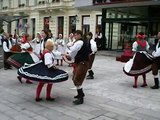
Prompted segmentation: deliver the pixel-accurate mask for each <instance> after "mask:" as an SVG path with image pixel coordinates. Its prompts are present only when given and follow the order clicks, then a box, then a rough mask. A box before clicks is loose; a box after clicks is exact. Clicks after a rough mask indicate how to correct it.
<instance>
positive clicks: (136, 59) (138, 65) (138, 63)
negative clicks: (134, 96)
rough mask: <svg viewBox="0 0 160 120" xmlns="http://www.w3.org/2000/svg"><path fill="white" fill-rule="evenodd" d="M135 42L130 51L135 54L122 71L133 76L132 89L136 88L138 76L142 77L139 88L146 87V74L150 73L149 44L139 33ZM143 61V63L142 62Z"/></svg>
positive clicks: (143, 35)
mask: <svg viewBox="0 0 160 120" xmlns="http://www.w3.org/2000/svg"><path fill="white" fill-rule="evenodd" d="M136 38H137V40H136V41H135V42H134V43H133V45H132V51H133V52H135V54H134V56H133V58H132V59H130V60H129V61H128V62H127V63H126V64H125V66H124V69H123V71H124V72H125V73H126V74H127V75H129V76H134V85H133V88H137V80H138V76H139V75H142V77H143V84H142V85H141V87H146V86H147V82H146V73H147V72H149V71H151V64H152V59H153V57H152V55H150V54H148V53H147V51H148V49H149V44H148V42H147V41H146V40H144V38H145V34H144V33H142V32H140V33H139V34H137V35H136ZM142 61H143V62H142Z"/></svg>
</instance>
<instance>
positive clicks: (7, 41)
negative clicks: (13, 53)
mask: <svg viewBox="0 0 160 120" xmlns="http://www.w3.org/2000/svg"><path fill="white" fill-rule="evenodd" d="M4 41H5V42H6V45H7V48H9V40H7V39H4V40H3V42H4Z"/></svg>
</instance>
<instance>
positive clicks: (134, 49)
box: [132, 41, 149, 52]
mask: <svg viewBox="0 0 160 120" xmlns="http://www.w3.org/2000/svg"><path fill="white" fill-rule="evenodd" d="M137 47H138V43H137V42H136V41H135V42H134V43H133V45H132V51H134V52H136V51H137ZM146 50H149V44H148V42H147V41H146Z"/></svg>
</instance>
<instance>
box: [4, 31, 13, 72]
mask: <svg viewBox="0 0 160 120" xmlns="http://www.w3.org/2000/svg"><path fill="white" fill-rule="evenodd" d="M2 41H3V51H4V59H3V62H4V70H7V69H12V67H11V65H10V64H8V62H7V59H8V58H9V57H10V56H11V55H12V53H11V52H10V49H11V48H12V41H11V39H9V34H8V33H5V34H4V36H3V40H2Z"/></svg>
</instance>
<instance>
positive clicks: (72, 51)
mask: <svg viewBox="0 0 160 120" xmlns="http://www.w3.org/2000/svg"><path fill="white" fill-rule="evenodd" d="M82 46H83V41H82V40H78V41H76V42H75V43H74V45H73V46H71V47H70V50H69V51H68V53H69V56H70V57H71V58H72V59H74V58H75V56H76V55H77V53H78V51H79V50H80V49H81V48H82Z"/></svg>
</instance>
